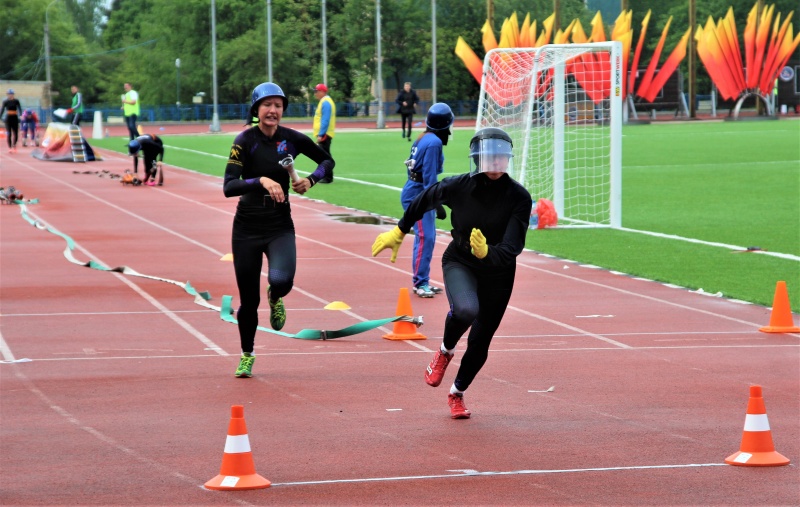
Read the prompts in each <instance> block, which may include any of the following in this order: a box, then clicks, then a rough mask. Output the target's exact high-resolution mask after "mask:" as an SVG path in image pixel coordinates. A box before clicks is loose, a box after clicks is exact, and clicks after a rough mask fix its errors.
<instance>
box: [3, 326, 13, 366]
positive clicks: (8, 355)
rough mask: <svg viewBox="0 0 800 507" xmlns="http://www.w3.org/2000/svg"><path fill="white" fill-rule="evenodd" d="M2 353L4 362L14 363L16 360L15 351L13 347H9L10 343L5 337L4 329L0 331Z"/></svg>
mask: <svg viewBox="0 0 800 507" xmlns="http://www.w3.org/2000/svg"><path fill="white" fill-rule="evenodd" d="M0 354H2V355H3V362H7V363H13V362H14V361H16V359H15V358H14V353H13V352H11V348H9V346H8V344H7V343H6V341H5V340H4V339H3V333H2V331H0Z"/></svg>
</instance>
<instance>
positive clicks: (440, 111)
mask: <svg viewBox="0 0 800 507" xmlns="http://www.w3.org/2000/svg"><path fill="white" fill-rule="evenodd" d="M453 120H455V116H454V115H453V111H452V110H451V109H450V106H448V105H447V104H445V103H444V102H437V103H436V104H434V105H432V106H431V108H430V109H429V110H428V117H427V118H425V126H426V127H428V128H429V129H430V130H449V129H450V127H451V126H452V125H453Z"/></svg>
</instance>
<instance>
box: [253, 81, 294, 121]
mask: <svg viewBox="0 0 800 507" xmlns="http://www.w3.org/2000/svg"><path fill="white" fill-rule="evenodd" d="M267 97H280V98H282V99H283V109H284V110H285V109H286V108H287V107H288V106H289V99H287V98H286V95H284V93H283V90H281V87H280V86H278V85H276V84H275V83H261V84H260V85H258V86H256V87H255V88H253V100H252V102H251V103H250V116H258V103H259V102H261V101H262V100H263V99H266V98H267Z"/></svg>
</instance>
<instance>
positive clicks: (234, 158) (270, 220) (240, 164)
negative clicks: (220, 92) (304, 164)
mask: <svg viewBox="0 0 800 507" xmlns="http://www.w3.org/2000/svg"><path fill="white" fill-rule="evenodd" d="M290 154H291V155H292V157H293V158H295V159H297V156H298V155H301V154H302V155H305V156H306V157H308V158H310V159H311V160H313V161H314V162H316V163H317V168H316V169H315V170H314V172H313V173H311V174H310V175H309V176H308V179H309V181H311V185H312V186H313V185H315V184H316V183H317V182H318V181H319V180H321V179H322V178H324V177H325V176H326V175H328V174H330V172H331V171H333V167H334V165H335V163H334V161H333V158H331V156H330V155H329V154H328V153H327V152H326V151H325V150H323V149H322V148H320V147H319V146H317V144H316V143H315V142H314V141H312V140H311V138H310V137H308V136H307V135H305V134H303V133H301V132H298V131H296V130H294V129H290V128H286V127H282V126H280V125H279V126H278V129H277V130H276V132H275V134H274V135H273V136H272V137H267V136H266V135H264V133H263V132H262V131H261V130H260V129H259V128H258V126H255V127H251V128H249V129H247V130H244V131H243V132H242V133H241V134H239V135H238V136H236V139H235V140H234V141H233V145H232V146H231V152H230V155H229V157H228V165H227V166H226V167H225V179H224V183H223V192H224V193H225V197H235V196H239V204H238V205H237V206H236V217H235V219H234V220H235V221H236V222H238V223H239V224H243V225H244V226H245V227H248V228H250V229H252V230H254V231H260V232H267V231H275V230H281V229H284V228H286V227H289V228H293V227H294V224H293V222H292V219H291V210H290V207H289V199H288V196H289V189H290V186H291V179H290V177H289V172H288V171H287V170H286V169H285V168H284V167H283V166H281V165H280V163H279V162H280V161H281V160H283V159H284V158H286V157H287V156H288V155H290ZM262 176H265V177H267V178H269V179H271V180H274V181H276V182H277V183H279V184H280V186H281V188H282V189H283V193H284V195H286V197H287V199H286V201H285V202H284V203H275V202H274V201H273V200H272V198H271V197H270V196H269V193H268V192H267V191H266V189H265V188H264V187H263V186H262V185H261V182H260V181H259V179H260V178H261V177H262Z"/></svg>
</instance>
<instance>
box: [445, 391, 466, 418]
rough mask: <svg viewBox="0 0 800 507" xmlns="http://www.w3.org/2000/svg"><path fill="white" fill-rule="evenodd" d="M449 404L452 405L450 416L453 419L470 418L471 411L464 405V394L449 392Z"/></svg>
mask: <svg viewBox="0 0 800 507" xmlns="http://www.w3.org/2000/svg"><path fill="white" fill-rule="evenodd" d="M447 404H448V405H450V417H452V418H453V419H469V416H470V415H471V414H470V411H469V410H468V409H467V407H465V406H464V396H463V395H459V394H448V395H447Z"/></svg>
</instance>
